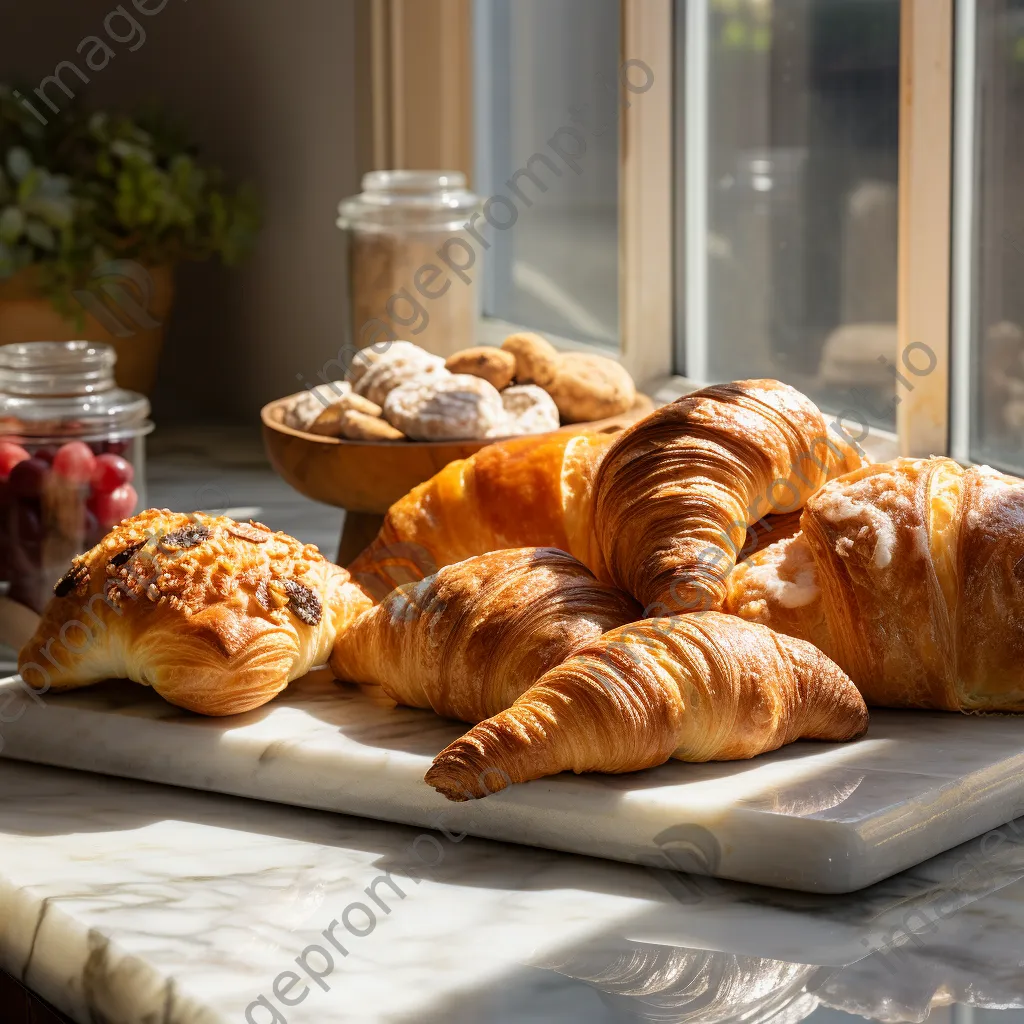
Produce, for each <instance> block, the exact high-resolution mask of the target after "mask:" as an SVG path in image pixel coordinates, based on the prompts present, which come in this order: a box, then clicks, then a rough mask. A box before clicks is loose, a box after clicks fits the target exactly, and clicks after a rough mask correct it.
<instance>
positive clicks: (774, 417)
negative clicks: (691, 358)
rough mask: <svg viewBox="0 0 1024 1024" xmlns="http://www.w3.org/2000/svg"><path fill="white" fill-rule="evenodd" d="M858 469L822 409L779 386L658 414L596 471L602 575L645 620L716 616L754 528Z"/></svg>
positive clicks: (752, 384)
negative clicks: (695, 613)
mask: <svg viewBox="0 0 1024 1024" xmlns="http://www.w3.org/2000/svg"><path fill="white" fill-rule="evenodd" d="M860 464H861V460H860V457H859V456H858V455H857V453H856V452H855V451H854V450H853V448H851V447H850V445H849V444H847V443H846V442H845V441H843V440H841V439H839V438H838V437H832V436H830V432H829V428H828V425H827V424H826V422H825V417H824V416H823V415H822V413H821V412H820V411H819V410H818V408H817V407H816V406H815V405H814V404H813V403H812V402H811V401H810V400H809V399H808V398H806V397H805V396H804V395H802V394H800V392H799V391H797V390H796V389H795V388H791V387H789V385H787V384H781V383H779V382H778V381H774V380H747V381H737V382H735V383H733V384H721V385H717V386H715V387H709V388H704V389H703V390H702V391H696V392H694V393H693V394H691V395H687V396H685V397H683V398H680V399H679V400H678V401H675V402H672V403H671V404H670V405H666V406H662V407H661V408H660V409H657V410H655V411H654V412H653V413H651V415H650V416H647V417H646V418H644V419H643V420H641V421H640V422H639V423H636V424H634V425H633V426H632V427H630V428H629V429H628V430H627V431H625V432H624V433H623V434H622V435H620V436H619V438H618V439H617V440H616V441H615V443H614V444H613V445H612V447H611V449H610V450H609V451H608V453H607V454H606V455H605V457H604V459H603V460H602V463H601V467H600V469H599V470H598V473H597V477H596V480H595V483H594V492H595V493H594V529H595V533H596V538H597V545H598V547H599V548H600V550H601V552H602V554H603V557H604V563H605V566H606V567H607V578H608V580H609V582H611V583H614V584H615V585H616V586H617V587H619V588H620V589H622V590H625V591H627V592H628V593H630V594H632V595H633V596H634V597H636V598H637V599H638V600H639V601H640V602H641V603H642V604H643V605H644V606H645V607H646V608H647V609H648V613H649V614H668V613H671V612H679V611H692V610H694V609H701V608H703V609H715V608H720V607H721V606H722V604H723V603H724V601H725V596H726V579H727V578H728V576H729V573H730V572H731V571H732V568H733V566H734V565H735V564H736V559H737V554H738V553H739V552H740V551H741V550H742V549H743V547H744V544H745V539H746V537H747V534H748V530H749V529H750V527H751V526H752V525H753V524H754V523H756V522H758V521H759V520H761V519H762V518H763V517H764V516H766V515H768V514H771V513H791V512H793V511H794V510H795V509H799V508H800V507H802V506H803V505H804V503H805V502H806V501H807V499H808V497H810V495H811V494H813V493H814V492H815V491H816V490H817V489H818V488H819V487H821V485H822V484H824V483H825V481H826V480H828V479H830V478H831V477H834V476H838V475H840V474H842V473H845V472H847V471H848V470H850V469H853V468H855V467H856V466H859V465H860Z"/></svg>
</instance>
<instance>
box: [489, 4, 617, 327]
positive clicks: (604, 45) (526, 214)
mask: <svg viewBox="0 0 1024 1024" xmlns="http://www.w3.org/2000/svg"><path fill="white" fill-rule="evenodd" d="M619 8H620V4H619V0H476V6H475V9H474V14H475V25H474V35H475V39H476V46H475V59H474V72H473V74H474V93H475V95H476V97H477V110H476V112H475V119H474V126H475V132H474V135H475V165H476V166H475V174H474V184H475V187H476V190H477V192H478V193H480V194H481V195H483V196H488V197H489V196H508V197H510V198H511V199H512V201H513V202H515V204H516V207H517V216H516V221H515V223H514V225H512V227H511V229H510V230H504V231H494V232H493V233H492V234H493V247H492V248H491V250H490V251H489V253H488V263H487V272H486V273H487V276H486V279H485V282H484V298H483V307H484V314H485V315H486V316H492V317H498V318H500V319H502V320H507V321H511V322H513V323H521V324H526V325H529V326H530V327H533V328H536V329H538V330H544V331H550V332H553V333H555V334H558V335H562V336H565V337H569V338H579V339H582V340H585V341H592V342H597V343H599V344H602V345H606V346H610V347H618V338H619V322H618V321H619V309H618V281H619V261H618V213H619V209H618V186H619V124H618V107H619V104H618V92H617V87H616V84H617V81H618V71H619V64H620V60H621V58H620V56H619V53H620V33H619ZM565 128H570V129H573V130H574V131H578V132H580V133H581V137H583V138H584V143H583V145H584V147H585V148H583V149H580V147H579V145H578V141H577V138H576V137H575V136H574V135H573V134H572V133H571V132H569V131H565V130H564V129H565ZM553 146H554V148H555V149H564V150H567V151H569V152H576V151H577V150H579V155H578V156H576V157H573V158H572V159H573V163H574V164H575V168H573V167H571V166H567V165H566V163H565V162H564V161H563V160H561V159H559V156H558V154H557V153H556V152H554V151H553V149H552V147H553Z"/></svg>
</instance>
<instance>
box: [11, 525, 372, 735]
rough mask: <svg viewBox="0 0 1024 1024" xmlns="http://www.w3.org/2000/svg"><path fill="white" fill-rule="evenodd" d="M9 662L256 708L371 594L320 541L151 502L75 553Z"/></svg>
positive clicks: (53, 680)
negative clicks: (34, 627) (35, 626)
mask: <svg viewBox="0 0 1024 1024" xmlns="http://www.w3.org/2000/svg"><path fill="white" fill-rule="evenodd" d="M54 595H55V596H54V598H53V600H52V601H51V602H50V603H49V605H48V606H47V607H46V609H45V611H44V614H43V617H42V619H41V621H40V624H39V628H38V629H37V630H36V633H35V635H34V636H33V637H32V639H31V640H29V642H28V643H27V644H26V645H25V647H24V648H23V649H22V651H21V654H20V656H19V659H18V666H19V671H20V672H21V674H22V677H23V678H24V679H25V681H26V682H27V683H28V684H29V685H30V686H33V687H35V688H37V689H40V690H54V691H60V690H69V689H75V688H78V687H81V686H87V685H89V684H90V683H95V682H100V681H101V680H104V679H111V678H114V679H116V678H127V679H132V680H134V681H135V682H137V683H142V684H143V685H146V686H152V687H153V689H155V690H156V691H157V692H158V693H160V694H161V696H163V697H164V698H166V699H167V700H168V701H170V702H171V703H172V704H177V705H178V706H179V707H183V708H188V709H189V710H192V711H197V712H200V713H201V714H205V715H231V714H237V713H238V712H241V711H248V710H250V709H252V708H255V707H259V706H260V705H261V704H264V703H265V702H266V701H268V700H270V699H271V698H272V697H274V696H275V695H276V694H277V693H279V692H280V691H281V690H283V689H284V688H285V686H287V685H288V683H289V682H291V680H293V679H297V678H298V677H299V676H302V675H304V674H305V673H306V672H308V671H309V670H310V669H312V668H313V667H314V666H316V665H322V664H325V663H326V661H327V658H328V656H329V654H330V650H331V647H332V646H333V643H334V640H335V637H336V636H337V633H338V631H339V630H340V629H343V628H345V627H346V626H347V625H348V623H349V622H350V621H351V620H352V619H353V618H355V616H356V615H357V614H359V613H360V612H361V611H364V610H366V609H367V608H368V607H370V605H371V604H372V602H371V601H370V599H369V598H368V597H367V596H366V595H365V594H364V593H363V592H362V591H361V590H360V588H359V587H357V586H356V585H355V584H353V583H352V582H351V581H350V578H349V574H348V573H347V572H346V571H345V570H344V569H342V568H340V567H339V566H336V565H333V564H331V563H330V562H328V561H327V560H326V559H325V558H324V557H323V555H321V554H320V552H319V551H318V550H317V548H316V547H315V546H313V545H311V544H303V543H301V542H300V541H297V540H295V538H293V537H290V536H289V535H288V534H285V533H274V532H273V531H271V530H270V529H269V528H268V527H266V526H263V525H262V524H260V523H256V522H252V521H250V522H248V523H238V522H235V521H234V520H233V519H229V518H227V517H226V516H208V515H204V514H203V513H199V512H195V513H180V512H170V511H169V510H167V509H162V510H157V509H149V510H148V511H146V512H142V513H140V514H139V515H136V516H133V517H132V518H130V519H126V520H124V521H123V522H122V523H121V524H120V525H119V526H117V527H116V528H115V529H114V530H112V531H111V532H110V533H109V534H107V536H106V537H104V538H103V540H102V541H100V543H99V544H97V545H96V546H95V547H94V548H92V549H91V550H90V551H87V552H86V553H85V554H84V555H80V556H78V557H77V558H75V559H74V560H73V562H72V564H71V567H70V568H69V569H68V572H67V573H66V574H65V575H64V576H63V577H62V579H61V580H60V581H59V582H58V583H57V586H56V587H55V590H54Z"/></svg>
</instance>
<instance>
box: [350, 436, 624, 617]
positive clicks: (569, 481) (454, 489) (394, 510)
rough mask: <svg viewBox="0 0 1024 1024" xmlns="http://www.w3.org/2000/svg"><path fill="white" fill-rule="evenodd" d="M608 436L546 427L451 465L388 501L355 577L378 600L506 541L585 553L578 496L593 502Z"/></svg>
mask: <svg viewBox="0 0 1024 1024" xmlns="http://www.w3.org/2000/svg"><path fill="white" fill-rule="evenodd" d="M610 443H611V439H610V438H609V437H607V436H605V435H598V434H590V435H585V440H580V439H579V436H578V435H571V434H568V433H553V434H543V435H538V436H533V437H520V438H513V439H512V440H509V441H501V442H498V443H497V444H492V445H488V446H487V447H486V448H483V449H481V450H480V451H479V452H477V453H476V454H475V455H473V456H472V457H471V458H468V459H461V460H459V461H457V462H452V463H450V464H449V465H447V466H445V468H444V469H442V470H441V471H440V472H439V473H437V474H436V475H435V476H433V477H431V478H430V479H429V480H427V481H425V482H424V483H422V484H420V485H419V486H417V487H414V488H413V489H412V490H411V491H410V492H409V493H408V494H407V495H406V496H405V497H404V498H400V499H399V500H398V501H397V502H396V503H395V504H394V505H392V506H391V508H390V509H389V510H388V514H387V516H386V517H385V519H384V525H383V527H382V528H381V530H380V533H379V534H378V536H377V538H376V539H375V540H374V541H373V543H372V544H371V545H370V546H369V547H368V548H367V549H366V550H365V551H364V552H363V553H362V554H361V555H360V556H359V557H358V558H357V559H356V560H355V561H354V562H353V563H352V565H351V566H350V567H349V569H350V571H351V572H352V575H353V577H354V578H355V579H356V581H357V582H359V583H360V584H362V585H363V586H364V587H365V588H366V589H367V592H368V593H371V594H372V595H373V596H374V597H375V598H376V599H378V600H379V599H380V598H382V597H384V595H385V594H387V593H388V592H389V591H391V590H392V589H393V588H394V587H396V586H398V585H400V584H402V583H408V582H413V581H415V580H420V579H423V577H424V576H428V575H430V574H431V573H433V572H436V571H437V569H439V568H441V567H442V566H445V565H451V564H452V563H453V562H460V561H462V560H463V559H464V558H469V557H471V556H473V555H480V554H484V553H486V552H488V551H496V550H500V549H502V548H516V547H557V548H561V549H562V550H563V551H569V552H570V553H571V554H573V555H576V556H577V557H580V558H581V560H584V561H586V554H585V553H584V554H580V553H579V552H578V547H579V546H580V545H583V546H584V547H586V546H587V545H589V531H590V530H591V523H590V519H589V516H583V517H582V518H581V516H580V514H579V512H578V507H577V502H583V503H589V480H590V478H591V476H592V472H591V469H590V467H591V466H593V465H595V464H596V463H597V462H599V461H600V458H601V457H602V455H603V454H604V452H605V451H606V450H607V447H608V445H609V444H610ZM567 453H568V457H567ZM581 481H587V482H588V483H587V485H586V486H581V483H580V482H581ZM587 507H588V509H589V504H587ZM567 524H568V526H569V527H570V529H571V531H572V533H573V538H574V539H573V541H572V542H570V538H569V535H568V533H567ZM587 564H590V563H589V562H587ZM591 567H592V566H591Z"/></svg>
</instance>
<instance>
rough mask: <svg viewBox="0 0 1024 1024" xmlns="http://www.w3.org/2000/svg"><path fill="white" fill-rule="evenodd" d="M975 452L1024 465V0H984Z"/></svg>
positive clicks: (978, 96) (973, 322) (976, 216)
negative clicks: (1022, 441) (1022, 442)
mask: <svg viewBox="0 0 1024 1024" xmlns="http://www.w3.org/2000/svg"><path fill="white" fill-rule="evenodd" d="M976 27H977V32H976V35H977V47H976V50H975V61H976V63H975V72H976V73H975V89H974V96H973V100H974V127H975V134H974V137H973V139H971V140H968V141H969V142H970V143H971V145H972V147H973V151H974V158H975V163H974V176H973V177H974V180H973V182H971V183H970V187H971V191H972V192H973V196H974V202H973V204H972V205H973V218H972V220H973V224H972V229H973V234H974V237H973V238H971V237H968V238H965V239H963V240H962V243H961V244H965V245H967V246H969V254H968V261H969V262H970V264H971V282H970V284H971V290H972V293H973V294H972V301H971V307H972V310H971V317H970V329H969V335H968V343H969V345H970V349H971V352H970V354H971V356H972V357H973V358H972V360H971V361H972V364H973V365H972V367H971V388H970V399H971V400H970V404H969V409H970V412H969V435H970V441H969V445H970V447H969V449H968V454H969V456H970V458H971V459H973V460H974V461H976V462H990V463H992V464H994V465H998V466H1000V467H1005V468H1007V469H1010V470H1013V471H1015V472H1022V471H1024V450H1022V447H1024V446H1022V444H1021V440H1022V437H1024V205H1022V200H1024V0H984V2H980V3H978V4H977V22H976Z"/></svg>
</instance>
